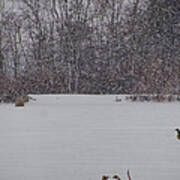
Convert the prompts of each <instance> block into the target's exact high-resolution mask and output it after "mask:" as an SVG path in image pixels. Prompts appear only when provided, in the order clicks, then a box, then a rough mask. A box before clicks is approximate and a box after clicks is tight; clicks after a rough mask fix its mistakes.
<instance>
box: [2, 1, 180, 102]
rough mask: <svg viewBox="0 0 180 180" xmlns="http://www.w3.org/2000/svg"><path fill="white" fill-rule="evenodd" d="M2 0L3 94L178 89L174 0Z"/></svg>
mask: <svg viewBox="0 0 180 180" xmlns="http://www.w3.org/2000/svg"><path fill="white" fill-rule="evenodd" d="M0 3H1V4H0V96H10V97H11V99H14V98H15V97H17V96H19V95H25V94H29V93H31V94H49V93H51V94H54V93H69V94H143V93H146V94H179V93H180V3H179V1H178V0H146V1H145V0H133V1H132V0H131V1H129V2H128V1H127V0H19V1H17V0H16V1H10V0H9V3H8V1H7V0H5V1H2V0H1V1H0Z"/></svg>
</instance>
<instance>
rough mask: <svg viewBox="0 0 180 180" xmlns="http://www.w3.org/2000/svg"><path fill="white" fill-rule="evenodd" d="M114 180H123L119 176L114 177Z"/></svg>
mask: <svg viewBox="0 0 180 180" xmlns="http://www.w3.org/2000/svg"><path fill="white" fill-rule="evenodd" d="M113 179H117V180H121V178H120V177H119V176H118V175H114V176H113Z"/></svg>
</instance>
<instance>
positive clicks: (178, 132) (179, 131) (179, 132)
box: [175, 128, 180, 140]
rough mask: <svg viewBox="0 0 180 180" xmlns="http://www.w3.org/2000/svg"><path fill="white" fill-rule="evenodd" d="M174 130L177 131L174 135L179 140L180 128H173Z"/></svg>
mask: <svg viewBox="0 0 180 180" xmlns="http://www.w3.org/2000/svg"><path fill="white" fill-rule="evenodd" d="M175 131H176V132H177V135H176V137H177V138H178V139H179V140H180V130H179V129H178V128H177V129H175Z"/></svg>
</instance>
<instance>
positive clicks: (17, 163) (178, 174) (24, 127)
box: [0, 95, 180, 180]
mask: <svg viewBox="0 0 180 180" xmlns="http://www.w3.org/2000/svg"><path fill="white" fill-rule="evenodd" d="M33 97H35V98H36V99H37V101H31V102H29V103H28V104H26V105H25V107H15V106H14V105H12V104H1V105H0V179H2V180H71V179H73V180H101V176H102V175H104V174H108V175H114V174H120V175H121V177H122V179H123V180H125V179H127V177H126V171H127V169H130V172H131V176H132V180H179V179H180V141H178V140H177V139H176V136H175V131H174V129H175V128H176V127H180V103H178V102H173V103H155V102H145V103H141V102H128V101H122V102H115V96H113V95H111V96H103V95H101V96H94V95H93V96H80V95H79V96H75V95H73V96H70V95H58V96H55V95H54V96H53V95H51V96H50V95H49V96H48V95H47V96H33Z"/></svg>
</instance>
